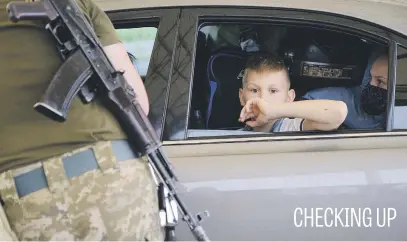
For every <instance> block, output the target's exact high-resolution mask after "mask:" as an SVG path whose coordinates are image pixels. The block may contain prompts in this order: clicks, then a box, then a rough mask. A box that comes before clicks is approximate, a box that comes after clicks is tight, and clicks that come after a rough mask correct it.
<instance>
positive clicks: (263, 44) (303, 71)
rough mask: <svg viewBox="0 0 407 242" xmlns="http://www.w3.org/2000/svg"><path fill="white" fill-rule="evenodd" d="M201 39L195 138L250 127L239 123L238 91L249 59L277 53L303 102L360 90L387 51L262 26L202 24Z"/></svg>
mask: <svg viewBox="0 0 407 242" xmlns="http://www.w3.org/2000/svg"><path fill="white" fill-rule="evenodd" d="M197 38H198V40H197V45H196V59H195V69H194V79H193V89H192V101H191V109H190V118H189V127H188V129H189V130H190V132H191V131H192V132H193V131H197V130H201V131H204V130H217V131H226V130H235V131H236V130H237V129H239V128H242V127H243V126H244V124H243V123H241V122H238V117H239V114H240V111H241V108H242V107H241V105H240V102H239V96H238V90H239V88H241V85H242V71H243V69H244V66H245V64H246V60H247V58H248V57H249V56H252V55H262V54H270V53H272V54H277V55H278V56H279V57H280V58H281V59H283V60H284V64H285V65H286V67H287V69H288V71H289V75H290V79H291V87H292V88H293V89H294V90H295V92H296V100H301V99H302V96H303V95H304V94H305V93H306V92H307V91H310V90H313V89H316V88H323V87H356V86H359V85H360V84H361V82H362V78H363V75H364V72H365V69H366V65H367V61H368V58H369V56H370V55H371V53H372V52H373V51H375V50H379V49H383V48H384V49H385V48H387V46H384V45H381V44H379V43H378V42H376V41H371V40H368V39H364V38H361V37H358V36H356V35H351V34H347V33H343V32H339V31H333V30H328V29H323V28H317V27H308V26H307V27H301V26H290V25H273V26H271V25H270V24H261V23H258V24H256V23H253V24H233V23H225V24H206V25H205V24H202V25H201V27H200V30H199V32H198V36H197ZM221 133H224V132H221ZM221 135H222V134H221ZM202 136H205V135H202Z"/></svg>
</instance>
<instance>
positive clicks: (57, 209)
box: [0, 141, 164, 241]
mask: <svg viewBox="0 0 407 242" xmlns="http://www.w3.org/2000/svg"><path fill="white" fill-rule="evenodd" d="M85 151H88V152H89V151H92V152H93V153H94V155H95V158H96V162H97V165H98V168H97V169H93V170H89V171H86V172H84V173H83V174H81V175H79V176H76V177H72V178H71V179H68V177H67V174H66V172H65V170H64V163H63V160H64V161H68V158H69V157H72V156H73V155H75V154H79V153H81V152H85ZM36 169H37V170H38V169H39V170H41V171H42V170H43V171H44V174H45V177H46V181H47V184H48V187H47V188H43V189H40V190H37V191H35V192H32V193H30V194H29V195H26V196H23V197H20V196H19V194H18V192H17V189H16V182H15V181H16V180H15V178H16V177H17V176H21V175H24V174H26V173H28V172H32V171H33V170H36ZM0 195H1V197H2V199H3V201H4V208H5V211H6V214H7V216H8V221H9V223H10V225H11V228H13V230H14V232H15V235H17V237H18V239H19V240H94V241H95V240H96V241H100V240H137V241H143V240H148V241H151V240H154V241H157V240H163V239H164V238H163V230H162V227H161V225H160V222H159V219H158V216H157V211H158V207H157V191H156V186H155V182H154V180H153V178H152V176H151V170H150V169H149V166H148V163H147V162H146V161H145V160H143V159H141V158H135V159H125V160H117V158H116V156H115V155H114V153H113V151H112V145H111V142H109V141H107V142H98V143H97V144H96V145H91V146H86V147H84V148H81V149H77V150H75V151H74V152H71V153H67V154H64V155H63V156H56V157H53V158H50V159H46V160H44V161H41V162H39V163H35V164H33V165H31V166H29V167H23V168H19V169H14V170H8V171H6V172H3V173H1V174H0ZM1 226H2V227H3V228H2V227H1ZM6 226H7V224H4V219H3V225H1V224H0V229H1V230H0V239H2V240H3V238H7V237H5V236H7V235H8V236H9V238H12V237H11V236H13V234H12V233H11V231H10V229H6V228H7V227H6ZM4 240H7V239H4Z"/></svg>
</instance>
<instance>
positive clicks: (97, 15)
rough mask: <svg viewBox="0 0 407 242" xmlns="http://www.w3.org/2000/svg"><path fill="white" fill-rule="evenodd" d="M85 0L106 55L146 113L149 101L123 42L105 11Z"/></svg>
mask: <svg viewBox="0 0 407 242" xmlns="http://www.w3.org/2000/svg"><path fill="white" fill-rule="evenodd" d="M84 1H86V4H85V6H86V7H87V8H88V12H89V17H90V20H91V22H92V25H93V28H94V30H95V32H96V34H97V36H98V38H99V39H100V41H101V44H102V45H103V49H104V51H105V52H106V55H107V56H108V58H109V59H110V61H111V62H112V65H113V66H114V68H116V70H118V71H119V70H123V71H124V77H125V78H126V80H127V82H128V83H129V84H130V85H131V86H132V87H133V89H134V91H135V92H136V94H137V100H138V102H139V103H140V105H141V107H142V108H143V110H144V112H145V113H146V115H147V114H148V112H149V102H148V96H147V92H146V89H145V87H144V84H143V81H142V80H141V77H140V75H139V74H138V73H137V70H136V69H135V67H134V65H133V64H132V62H131V60H130V58H129V56H128V54H127V51H126V49H125V47H124V44H123V43H122V42H121V41H120V39H119V37H118V35H117V33H116V30H115V29H114V26H113V24H112V22H111V21H110V19H109V17H108V16H107V15H106V13H105V12H104V11H103V10H102V9H101V8H100V7H99V6H97V5H96V4H95V3H94V2H93V1H92V0H84Z"/></svg>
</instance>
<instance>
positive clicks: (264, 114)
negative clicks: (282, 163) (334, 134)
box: [240, 98, 348, 130]
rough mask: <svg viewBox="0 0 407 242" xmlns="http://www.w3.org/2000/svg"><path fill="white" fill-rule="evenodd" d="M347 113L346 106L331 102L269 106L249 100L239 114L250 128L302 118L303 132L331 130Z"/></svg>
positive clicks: (335, 127)
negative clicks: (252, 118)
mask: <svg viewBox="0 0 407 242" xmlns="http://www.w3.org/2000/svg"><path fill="white" fill-rule="evenodd" d="M347 113H348V108H347V106H346V104H345V103H344V102H342V101H333V100H305V101H297V102H289V103H280V104H276V105H270V104H268V103H266V102H265V101H264V100H262V99H258V98H256V99H252V100H249V101H248V102H247V103H246V105H245V107H244V108H243V109H242V112H241V114H240V121H243V120H246V119H247V118H251V117H254V118H255V120H253V121H248V122H247V124H248V125H250V126H261V125H264V124H265V123H269V122H271V121H273V120H276V119H279V118H288V117H293V118H302V119H304V122H303V130H333V129H337V128H338V127H339V126H340V125H341V124H342V123H343V121H344V120H345V118H346V115H347Z"/></svg>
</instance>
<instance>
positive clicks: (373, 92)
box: [304, 52, 388, 129]
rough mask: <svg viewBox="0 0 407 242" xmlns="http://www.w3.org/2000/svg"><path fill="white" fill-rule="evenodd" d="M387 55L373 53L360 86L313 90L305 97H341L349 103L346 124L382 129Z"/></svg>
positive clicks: (384, 114)
mask: <svg viewBox="0 0 407 242" xmlns="http://www.w3.org/2000/svg"><path fill="white" fill-rule="evenodd" d="M387 76H388V57H387V55H386V54H383V53H380V52H377V53H374V54H373V55H372V57H371V58H370V59H369V61H368V65H367V68H366V71H365V74H364V77H363V81H362V83H361V85H360V86H358V87H353V88H345V87H328V88H320V89H315V90H311V91H309V92H308V93H306V94H305V95H304V98H305V99H331V100H341V101H343V102H345V103H346V105H347V106H348V115H347V116H346V119H345V121H344V125H345V126H347V127H348V128H351V129H383V128H384V125H385V120H386V105H387Z"/></svg>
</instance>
